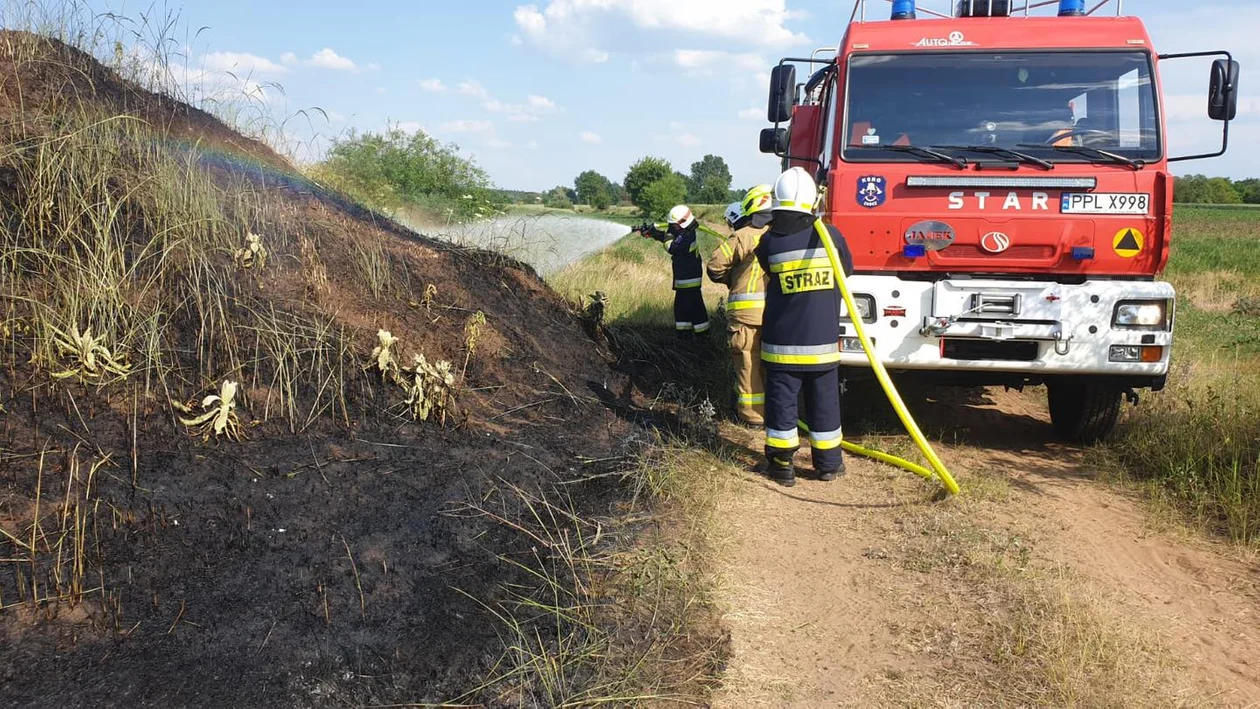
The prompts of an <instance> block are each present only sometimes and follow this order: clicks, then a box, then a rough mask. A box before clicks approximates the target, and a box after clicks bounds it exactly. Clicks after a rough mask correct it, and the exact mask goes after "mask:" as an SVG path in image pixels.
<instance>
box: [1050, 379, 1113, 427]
mask: <svg viewBox="0 0 1260 709" xmlns="http://www.w3.org/2000/svg"><path fill="white" fill-rule="evenodd" d="M1046 388H1047V389H1049V392H1050V421H1051V423H1053V424H1054V432H1055V433H1056V434H1058V435H1059V437H1060V438H1063V439H1065V440H1067V441H1071V442H1072V443H1097V442H1098V441H1100V440H1102V439H1104V438H1106V437H1107V436H1108V435H1109V434H1110V433H1111V431H1112V429H1114V428H1115V427H1116V421H1117V420H1118V419H1119V418H1120V403H1121V400H1122V399H1121V396H1122V394H1123V393H1122V392H1121V391H1120V390H1119V389H1116V388H1115V387H1113V386H1107V385H1106V384H1104V383H1102V382H1099V381H1097V380H1094V379H1091V378H1087V377H1082V378H1071V379H1059V380H1055V381H1051V382H1048V383H1047V385H1046Z"/></svg>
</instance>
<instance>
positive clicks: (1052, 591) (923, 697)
mask: <svg viewBox="0 0 1260 709" xmlns="http://www.w3.org/2000/svg"><path fill="white" fill-rule="evenodd" d="M969 489H970V486H969ZM989 502H990V501H986V500H972V499H965V496H964V498H960V499H959V500H956V501H955V502H954V504H951V505H945V506H936V507H932V508H910V509H907V510H906V511H905V512H904V513H903V514H902V515H901V516H900V521H899V522H898V523H897V525H896V529H897V530H898V531H897V532H896V533H894V534H892V535H890V537H889V538H888V539H885V540H883V541H884V542H885V543H888V544H889V547H890V549H891V551H890V558H892V559H893V560H894V563H895V564H896V565H897V566H899V567H900V568H902V569H904V570H905V571H908V572H912V573H918V574H927V575H930V576H931V578H932V579H933V580H934V583H933V586H934V588H936V589H937V591H938V595H939V596H940V597H949V598H951V599H952V602H951V603H949V604H948V610H947V611H945V612H938V613H933V615H932V617H931V620H928V621H927V622H925V623H916V622H915V620H914V619H913V618H908V619H907V621H906V624H904V625H898V626H897V627H895V628H894V630H895V633H896V635H897V636H898V637H899V639H900V641H901V642H902V643H904V645H905V646H906V650H907V651H909V652H911V653H922V654H924V656H925V657H930V658H931V661H930V662H928V663H927V666H926V667H925V668H924V669H923V670H921V671H920V670H914V671H910V672H906V673H898V674H896V675H895V676H888V677H885V678H883V681H882V683H881V686H880V687H879V688H878V690H877V691H878V692H879V693H880V695H881V697H882V700H881V703H884V702H887V703H889V704H897V705H901V706H924V707H943V706H975V705H983V706H1039V707H1122V706H1180V705H1186V704H1187V702H1186V701H1185V696H1183V695H1182V694H1180V693H1179V691H1180V689H1181V687H1179V686H1178V683H1177V680H1176V677H1177V673H1176V670H1177V666H1176V663H1175V661H1174V658H1172V656H1171V655H1170V653H1169V651H1168V649H1167V648H1166V647H1165V646H1164V645H1163V644H1162V642H1161V639H1160V638H1159V636H1158V635H1157V634H1156V633H1155V632H1154V631H1152V630H1151V629H1150V628H1147V627H1143V626H1141V625H1139V624H1137V623H1136V622H1135V621H1133V620H1132V619H1131V618H1130V617H1128V616H1127V614H1126V612H1125V611H1124V610H1123V609H1122V608H1121V607H1120V605H1119V602H1120V599H1114V598H1109V597H1107V596H1105V595H1103V594H1102V593H1101V592H1100V591H1098V590H1097V587H1095V586H1094V585H1093V584H1092V582H1090V581H1088V580H1086V579H1084V578H1081V577H1079V576H1077V575H1075V574H1073V573H1072V572H1071V570H1069V569H1067V568H1065V567H1063V566H1060V565H1057V564H1053V563H1050V562H1047V561H1045V560H1043V559H1041V558H1040V556H1039V555H1038V554H1037V550H1036V548H1035V547H1034V546H1033V545H1032V543H1031V542H1030V540H1029V539H1028V537H1027V536H1026V535H1025V534H1023V533H1022V532H1020V531H1018V530H1016V529H1014V528H1012V527H1009V526H1008V525H1007V524H1006V523H1002V522H999V521H997V520H996V519H995V518H994V517H993V515H992V510H991V508H990V507H989Z"/></svg>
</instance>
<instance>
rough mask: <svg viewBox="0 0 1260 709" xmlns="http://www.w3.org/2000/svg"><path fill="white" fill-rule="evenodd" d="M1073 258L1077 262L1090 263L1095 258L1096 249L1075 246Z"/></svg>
mask: <svg viewBox="0 0 1260 709" xmlns="http://www.w3.org/2000/svg"><path fill="white" fill-rule="evenodd" d="M1072 258H1073V259H1075V260H1077V261H1088V260H1090V259H1092V258H1094V249H1093V248H1091V247H1089V246H1073V247H1072Z"/></svg>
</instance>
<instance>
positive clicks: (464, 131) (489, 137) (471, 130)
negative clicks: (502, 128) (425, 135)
mask: <svg viewBox="0 0 1260 709" xmlns="http://www.w3.org/2000/svg"><path fill="white" fill-rule="evenodd" d="M435 132H436V133H439V134H446V135H466V136H473V137H475V138H477V139H478V140H479V141H480V145H482V146H483V147H486V148H490V149H492V150H503V149H504V148H510V147H512V144H511V143H510V142H508V141H506V140H504V139H503V138H501V137H499V134H498V131H497V129H496V126H495V125H494V122H493V121H484V120H460V121H447V122H446V123H443V124H441V125H439V126H438V127H437V130H436V131H435Z"/></svg>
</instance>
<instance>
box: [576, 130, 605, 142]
mask: <svg viewBox="0 0 1260 709" xmlns="http://www.w3.org/2000/svg"><path fill="white" fill-rule="evenodd" d="M578 137H579V138H581V139H582V142H583V143H596V144H598V143H602V142H604V139H603V138H601V137H599V133H592V132H591V131H589V130H584V131H582V133H581V134H580V135H579V136H578Z"/></svg>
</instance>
